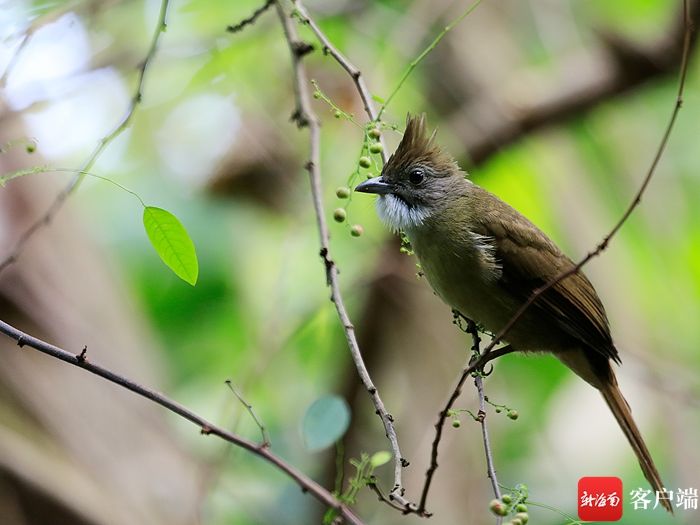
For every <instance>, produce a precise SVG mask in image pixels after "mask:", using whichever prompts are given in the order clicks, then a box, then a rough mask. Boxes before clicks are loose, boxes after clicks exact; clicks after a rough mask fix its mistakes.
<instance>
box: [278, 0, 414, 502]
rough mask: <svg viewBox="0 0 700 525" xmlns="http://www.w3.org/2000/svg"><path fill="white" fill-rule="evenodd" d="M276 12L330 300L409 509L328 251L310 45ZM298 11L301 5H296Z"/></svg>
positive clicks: (392, 439)
mask: <svg viewBox="0 0 700 525" xmlns="http://www.w3.org/2000/svg"><path fill="white" fill-rule="evenodd" d="M276 5H277V12H278V15H279V18H280V21H281V23H282V28H283V29H284V34H285V38H286V39H287V43H288V44H289V50H290V52H291V58H292V66H293V73H294V90H295V94H296V103H297V108H296V110H295V111H294V114H293V115H292V118H293V120H295V121H296V123H297V125H298V126H299V127H308V128H309V134H310V137H309V149H310V151H309V156H310V159H309V161H308V162H307V163H306V169H307V171H308V173H309V182H310V184H311V194H312V198H313V205H314V211H315V214H316V223H317V226H318V232H319V240H320V244H321V250H320V255H321V259H322V260H323V264H324V266H325V270H326V282H327V284H328V286H329V287H330V289H331V300H332V301H333V303H334V304H335V308H336V311H337V314H338V318H339V319H340V322H341V324H342V325H343V329H344V332H345V338H346V340H347V343H348V347H349V349H350V354H351V355H352V359H353V361H354V362H355V367H356V368H357V372H358V374H359V376H360V379H361V380H362V384H363V385H364V386H365V388H366V389H367V392H369V395H370V397H371V398H372V402H373V404H374V407H375V409H376V412H377V415H378V416H379V417H380V418H381V420H382V423H383V425H384V430H385V432H386V436H387V438H388V439H389V443H390V446H391V451H392V453H393V455H394V486H393V488H392V490H391V492H390V493H389V497H390V498H391V499H392V500H394V501H396V502H397V503H398V504H399V505H401V506H403V507H405V508H406V509H408V508H414V507H415V506H414V505H412V504H411V503H410V502H409V501H407V500H406V499H405V498H404V497H403V493H404V488H403V485H402V482H401V479H402V469H403V467H405V466H407V465H408V462H407V461H406V460H405V459H404V458H403V456H402V455H401V450H400V448H399V442H398V438H397V436H396V430H395V429H394V419H393V417H392V416H391V414H389V412H388V411H387V409H386V408H385V406H384V403H383V401H382V399H381V397H380V396H379V391H378V390H377V387H376V386H374V383H373V382H372V378H371V377H370V375H369V372H368V371H367V367H366V366H365V363H364V360H363V358H362V354H361V352H360V348H359V345H358V343H357V337H356V335H355V327H354V326H353V324H352V322H351V321H350V317H349V316H348V312H347V309H346V308H345V304H344V302H343V297H342V295H341V292H340V284H339V279H338V267H337V266H336V264H335V262H334V261H333V259H332V258H331V254H330V251H329V235H328V225H327V223H326V219H325V213H324V208H323V201H322V191H321V172H320V153H321V151H320V146H321V144H320V122H319V120H318V117H317V116H316V114H315V113H314V111H313V109H312V106H311V98H310V95H309V79H308V77H307V74H306V69H305V67H304V64H303V62H302V58H303V54H304V53H303V50H305V49H306V48H307V46H308V44H305V43H304V42H301V41H300V40H299V36H298V34H297V30H296V26H295V24H294V21H293V20H292V19H291V17H290V16H289V15H287V13H285V11H284V8H283V7H282V6H281V4H280V2H279V1H278V2H277V4H276ZM296 5H297V9H298V6H299V4H298V3H297V4H296Z"/></svg>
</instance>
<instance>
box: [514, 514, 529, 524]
mask: <svg viewBox="0 0 700 525" xmlns="http://www.w3.org/2000/svg"><path fill="white" fill-rule="evenodd" d="M515 517H516V518H517V519H519V520H520V521H521V522H522V524H523V525H525V524H526V523H527V522H528V521H530V515H529V514H528V513H527V512H518V513H517V514H516V515H515Z"/></svg>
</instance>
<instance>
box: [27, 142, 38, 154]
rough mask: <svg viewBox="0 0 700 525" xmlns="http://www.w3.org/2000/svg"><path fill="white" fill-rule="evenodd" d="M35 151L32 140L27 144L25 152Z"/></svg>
mask: <svg viewBox="0 0 700 525" xmlns="http://www.w3.org/2000/svg"><path fill="white" fill-rule="evenodd" d="M35 151H36V144H34V143H33V142H32V143H31V144H27V153H34V152H35Z"/></svg>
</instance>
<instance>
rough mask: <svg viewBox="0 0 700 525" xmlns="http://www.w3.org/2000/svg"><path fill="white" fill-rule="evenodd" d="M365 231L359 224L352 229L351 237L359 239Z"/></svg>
mask: <svg viewBox="0 0 700 525" xmlns="http://www.w3.org/2000/svg"><path fill="white" fill-rule="evenodd" d="M364 231H365V229H364V228H363V227H362V226H360V225H359V224H355V225H354V226H353V227H352V228H350V235H352V236H353V237H359V236H360V235H362V234H363V233H364Z"/></svg>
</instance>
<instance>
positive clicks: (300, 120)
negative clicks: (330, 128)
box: [289, 108, 309, 169]
mask: <svg viewBox="0 0 700 525" xmlns="http://www.w3.org/2000/svg"><path fill="white" fill-rule="evenodd" d="M289 120H291V121H292V122H294V123H295V124H296V125H297V127H298V128H300V129H301V128H305V127H307V126H308V125H309V119H308V118H307V117H306V114H305V113H304V112H303V111H302V110H301V108H296V109H295V110H294V111H293V112H292V116H291V117H289ZM308 165H309V164H308V163H307V168H306V169H309V168H308Z"/></svg>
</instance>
